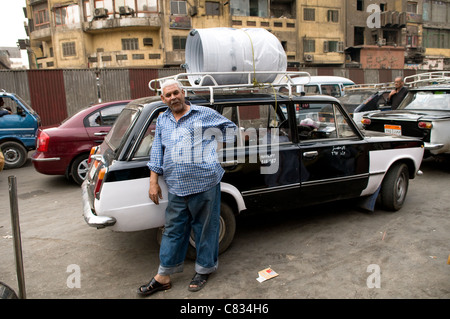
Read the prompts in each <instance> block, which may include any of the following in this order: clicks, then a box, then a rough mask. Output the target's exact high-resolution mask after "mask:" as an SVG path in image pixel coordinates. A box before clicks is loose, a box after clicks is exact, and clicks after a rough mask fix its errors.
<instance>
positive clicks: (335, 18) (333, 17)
mask: <svg viewBox="0 0 450 319" xmlns="http://www.w3.org/2000/svg"><path fill="white" fill-rule="evenodd" d="M327 21H328V22H339V11H338V10H328V13H327Z"/></svg>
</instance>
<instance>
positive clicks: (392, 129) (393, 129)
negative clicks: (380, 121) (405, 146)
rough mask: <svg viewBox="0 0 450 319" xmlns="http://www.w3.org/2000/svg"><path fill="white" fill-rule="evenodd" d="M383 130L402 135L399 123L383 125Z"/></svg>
mask: <svg viewBox="0 0 450 319" xmlns="http://www.w3.org/2000/svg"><path fill="white" fill-rule="evenodd" d="M384 132H385V133H388V134H393V135H402V127H401V126H400V125H387V124H386V125H385V126H384Z"/></svg>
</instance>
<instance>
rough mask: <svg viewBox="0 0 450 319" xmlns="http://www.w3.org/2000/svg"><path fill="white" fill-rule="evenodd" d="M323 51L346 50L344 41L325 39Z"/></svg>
mask: <svg viewBox="0 0 450 319" xmlns="http://www.w3.org/2000/svg"><path fill="white" fill-rule="evenodd" d="M323 52H325V53H327V52H344V42H340V41H325V42H324V43H323Z"/></svg>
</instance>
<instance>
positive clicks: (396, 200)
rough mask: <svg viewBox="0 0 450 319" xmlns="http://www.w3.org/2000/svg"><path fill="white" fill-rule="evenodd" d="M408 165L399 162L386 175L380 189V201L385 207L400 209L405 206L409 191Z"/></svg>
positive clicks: (393, 209) (390, 209) (391, 209)
mask: <svg viewBox="0 0 450 319" xmlns="http://www.w3.org/2000/svg"><path fill="white" fill-rule="evenodd" d="M408 185H409V171H408V166H406V164H403V163H398V164H395V165H394V166H392V167H391V168H390V169H389V171H388V172H387V174H386V176H385V177H384V180H383V184H382V186H381V191H380V201H381V205H382V206H383V208H384V209H386V210H389V211H398V210H399V209H401V208H402V207H403V203H404V202H405V199H406V193H407V192H408Z"/></svg>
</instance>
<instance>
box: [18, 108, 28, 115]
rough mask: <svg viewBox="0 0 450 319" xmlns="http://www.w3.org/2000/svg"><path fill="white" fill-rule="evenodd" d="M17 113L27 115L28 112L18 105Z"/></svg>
mask: <svg viewBox="0 0 450 319" xmlns="http://www.w3.org/2000/svg"><path fill="white" fill-rule="evenodd" d="M17 115H20V116H26V113H25V112H24V111H23V108H22V107H21V106H17Z"/></svg>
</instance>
